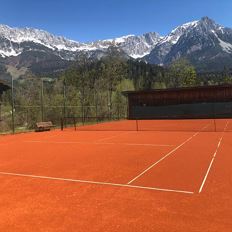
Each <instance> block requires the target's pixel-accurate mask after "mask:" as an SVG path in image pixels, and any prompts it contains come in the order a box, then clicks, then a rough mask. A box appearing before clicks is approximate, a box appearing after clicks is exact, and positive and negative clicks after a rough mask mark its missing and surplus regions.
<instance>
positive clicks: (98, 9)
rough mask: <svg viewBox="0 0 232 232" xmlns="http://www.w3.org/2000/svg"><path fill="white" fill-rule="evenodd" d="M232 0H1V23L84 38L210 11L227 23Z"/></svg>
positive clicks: (138, 30) (166, 26) (156, 27)
mask: <svg viewBox="0 0 232 232" xmlns="http://www.w3.org/2000/svg"><path fill="white" fill-rule="evenodd" d="M231 11H232V0H220V1H219V0H193V1H191V0H11V1H9V0H0V24H7V25H9V26H13V27H26V26H27V27H35V28H39V29H44V30H47V31H49V32H51V33H54V34H56V35H63V36H65V37H67V38H70V39H74V40H78V41H82V42H86V41H94V40H98V39H107V38H114V37H119V36H122V35H128V34H136V35H138V34H143V33H145V32H150V31H155V32H159V33H160V34H161V35H166V34H167V33H168V32H170V30H172V29H173V28H175V27H176V26H178V25H180V24H183V23H185V22H189V21H192V20H196V19H199V18H201V17H202V16H209V17H210V18H212V19H214V20H215V21H216V22H218V23H219V24H222V25H224V26H227V27H232V13H231Z"/></svg>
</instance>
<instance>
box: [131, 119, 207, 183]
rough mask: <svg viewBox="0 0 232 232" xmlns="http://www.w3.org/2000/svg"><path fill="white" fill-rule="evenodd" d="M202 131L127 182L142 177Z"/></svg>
mask: <svg viewBox="0 0 232 232" xmlns="http://www.w3.org/2000/svg"><path fill="white" fill-rule="evenodd" d="M208 126H209V124H208V125H206V126H204V127H203V128H202V129H201V131H202V130H204V129H205V128H206V127H208ZM201 131H198V132H196V133H195V134H194V135H192V136H191V137H190V138H188V139H186V140H185V141H184V142H183V143H181V144H180V145H179V146H177V147H176V148H174V149H173V150H171V151H170V152H169V153H168V154H166V155H165V156H163V157H162V158H161V159H159V160H158V161H156V162H155V163H153V164H152V165H151V166H149V167H148V168H147V169H145V170H144V171H143V172H141V173H140V174H139V175H137V176H136V177H135V178H133V179H132V180H130V181H129V182H128V183H127V184H131V183H132V182H134V181H135V180H137V179H138V178H139V177H141V176H142V175H144V174H145V173H146V172H148V171H149V170H150V169H152V168H153V167H154V166H156V165H157V164H158V163H160V162H161V161H163V160H164V159H166V158H167V157H168V156H170V155H171V154H173V153H174V152H175V151H176V150H178V149H179V148H181V147H182V146H183V145H185V144H186V143H187V142H189V141H190V140H191V139H193V138H194V137H195V136H197V135H198V134H199V133H200V132H201Z"/></svg>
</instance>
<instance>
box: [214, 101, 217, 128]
mask: <svg viewBox="0 0 232 232" xmlns="http://www.w3.org/2000/svg"><path fill="white" fill-rule="evenodd" d="M213 123H214V132H217V127H216V112H215V103H213Z"/></svg>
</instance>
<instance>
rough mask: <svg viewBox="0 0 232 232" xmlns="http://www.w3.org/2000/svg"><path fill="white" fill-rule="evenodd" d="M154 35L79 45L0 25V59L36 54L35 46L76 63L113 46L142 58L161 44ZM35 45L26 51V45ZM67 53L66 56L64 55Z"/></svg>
mask: <svg viewBox="0 0 232 232" xmlns="http://www.w3.org/2000/svg"><path fill="white" fill-rule="evenodd" d="M160 39H161V38H160V36H159V35H158V34H157V33H147V34H144V35H141V36H135V35H129V36H123V37H121V38H116V39H109V40H102V41H96V42H92V43H80V42H77V41H73V40H69V39H66V38H64V37H61V36H54V35H53V34H50V33H48V32H46V31H43V30H38V29H33V28H10V27H8V26H5V25H0V56H2V57H10V56H18V55H20V54H21V53H23V52H25V51H28V49H29V51H33V50H34V51H36V50H38V46H39V47H40V49H41V46H43V47H45V50H47V49H50V50H51V51H53V53H54V54H55V55H58V56H60V57H61V58H62V59H70V60H72V59H75V55H76V54H77V53H79V52H82V51H83V52H92V51H97V50H100V51H106V50H107V49H108V48H109V47H111V46H115V47H118V48H120V49H122V50H123V51H124V52H125V53H126V54H127V55H128V56H131V57H133V58H140V57H143V56H145V55H147V54H149V52H150V51H151V50H152V49H153V48H154V47H155V45H156V44H157V43H158V42H159V41H160ZM29 42H30V44H32V43H33V44H34V45H35V46H34V47H31V48H28V46H26V44H25V43H29ZM65 52H67V54H65Z"/></svg>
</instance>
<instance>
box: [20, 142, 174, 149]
mask: <svg viewBox="0 0 232 232" xmlns="http://www.w3.org/2000/svg"><path fill="white" fill-rule="evenodd" d="M24 142H25V143H51V144H96V145H125V146H151V147H173V146H174V145H170V144H152V143H96V142H92V143H91V142H74V141H73V142H71V141H70V142H69V141H63V142H62V141H60V142H59V141H46V140H44V141H43V140H31V141H29V140H28V141H24Z"/></svg>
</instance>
